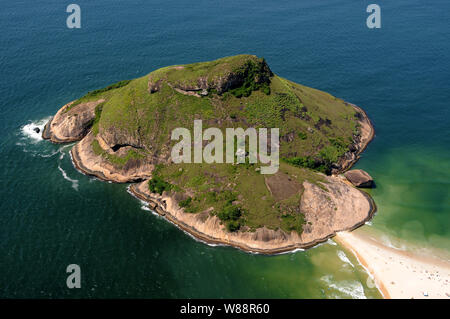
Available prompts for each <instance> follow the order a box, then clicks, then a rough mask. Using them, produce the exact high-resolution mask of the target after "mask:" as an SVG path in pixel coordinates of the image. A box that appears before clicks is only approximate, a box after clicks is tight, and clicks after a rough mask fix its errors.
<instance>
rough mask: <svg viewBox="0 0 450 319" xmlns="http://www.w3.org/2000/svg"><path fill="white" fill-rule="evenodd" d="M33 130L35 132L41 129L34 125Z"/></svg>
mask: <svg viewBox="0 0 450 319" xmlns="http://www.w3.org/2000/svg"><path fill="white" fill-rule="evenodd" d="M33 131H35V132H36V133H39V132H40V131H41V130H40V128H39V127H35V128H34V129H33Z"/></svg>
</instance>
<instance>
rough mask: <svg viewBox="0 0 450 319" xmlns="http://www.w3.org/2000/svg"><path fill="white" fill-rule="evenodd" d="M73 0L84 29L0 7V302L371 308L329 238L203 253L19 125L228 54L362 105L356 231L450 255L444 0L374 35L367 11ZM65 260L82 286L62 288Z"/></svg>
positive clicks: (61, 14) (404, 8)
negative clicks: (361, 207)
mask: <svg viewBox="0 0 450 319" xmlns="http://www.w3.org/2000/svg"><path fill="white" fill-rule="evenodd" d="M77 3H78V4H79V5H80V6H81V8H82V29H80V30H69V29H67V28H66V27H65V19H66V16H67V14H66V13H65V5H64V4H63V3H60V2H58V1H40V2H39V4H33V5H30V4H29V3H28V2H26V1H14V2H8V3H5V2H2V4H1V5H2V10H1V11H0V30H2V32H1V34H0V52H1V54H0V74H1V77H0V114H1V116H0V124H1V128H2V129H1V131H0V137H1V139H0V160H1V163H2V165H1V167H0V182H1V184H2V185H3V187H2V192H1V198H0V199H1V200H0V258H1V260H0V273H1V274H2V276H0V287H1V288H0V297H22V298H24V297H28V298H33V297H41V298H49V297H53V298H59V297H106V298H109V297H138V298H140V297H145V298H147V297H148V298H150V297H153V298H162V297H194V298H195V297H267V298H311V297H313V298H326V297H328V298H356V297H369V298H371V297H375V298H377V297H380V295H379V294H378V292H377V291H376V289H374V288H369V287H372V285H371V284H370V282H369V283H368V282H367V277H368V276H367V274H366V273H365V272H364V271H363V270H362V268H361V267H360V266H358V264H357V262H356V260H355V259H354V258H353V257H352V256H351V255H345V253H344V251H343V250H342V249H341V248H340V247H339V246H337V245H333V243H332V242H330V243H327V244H324V245H321V246H319V247H316V248H314V249H311V250H308V251H305V252H296V253H293V254H286V255H280V256H272V257H266V256H259V255H250V254H247V253H243V252H241V251H238V250H236V249H233V248H229V247H209V246H207V245H205V244H203V243H199V242H197V241H195V240H194V239H192V238H191V237H189V236H188V235H186V234H184V233H183V232H181V231H180V230H178V229H177V228H176V227H174V226H173V225H171V224H169V223H167V222H166V221H164V220H163V219H161V218H158V217H156V216H154V215H152V214H151V213H150V212H149V211H147V210H144V209H143V208H142V204H141V203H140V202H139V201H138V200H136V199H135V198H133V197H131V196H130V195H129V194H128V193H127V192H126V188H127V185H117V184H110V183H103V182H100V181H97V180H95V179H91V178H89V177H87V176H84V175H82V174H80V173H79V172H77V171H76V170H75V169H74V168H73V166H72V164H71V161H70V156H69V153H68V151H69V150H70V147H71V146H70V145H69V146H61V145H52V144H50V143H47V142H45V141H41V140H39V139H38V138H37V137H36V136H34V135H33V134H32V132H30V130H29V129H30V128H31V127H32V126H34V125H36V124H42V123H43V122H44V119H45V118H47V117H48V116H50V115H52V114H54V113H55V112H56V111H57V110H58V108H59V107H60V106H62V105H63V104H65V103H67V102H68V101H71V100H73V99H75V98H77V97H79V96H81V95H83V94H84V93H86V92H87V91H89V90H92V89H96V88H100V87H102V86H105V85H108V84H110V83H112V82H116V81H118V80H122V79H127V78H134V77H138V76H142V75H144V74H146V73H148V72H150V71H151V70H153V69H156V68H158V67H162V66H166V65H171V64H180V63H189V62H194V61H203V60H211V59H215V58H218V57H221V56H225V55H232V54H238V53H253V54H256V55H258V56H264V57H265V58H266V59H267V61H268V62H269V64H270V66H271V68H272V70H273V71H274V72H275V73H277V74H279V75H281V76H283V77H286V78H289V79H291V80H294V81H296V82H299V83H302V84H305V85H309V86H312V87H316V88H319V89H322V90H325V91H328V92H330V93H332V94H333V95H336V96H338V97H341V98H344V99H346V100H348V101H350V102H352V103H355V104H357V105H359V106H361V107H363V108H364V109H365V110H366V111H367V113H368V114H369V116H370V117H371V119H372V120H373V122H374V124H375V128H376V132H377V135H376V138H375V140H374V141H373V142H372V143H371V144H370V146H369V147H368V149H367V150H366V152H365V153H364V155H363V158H362V159H361V160H360V161H359V162H358V164H357V167H360V168H364V169H366V170H367V171H368V172H370V174H371V175H372V176H373V177H374V178H375V180H376V183H377V187H376V188H375V189H373V190H371V191H370V192H371V194H372V196H373V197H374V199H375V201H376V203H377V205H378V213H377V215H376V216H375V218H374V220H373V221H372V225H367V226H364V227H363V229H362V231H366V230H368V231H373V232H376V233H377V234H378V235H379V236H380V237H381V238H382V240H385V241H389V242H396V241H401V242H402V243H407V244H408V243H409V244H411V245H416V246H418V247H424V248H427V249H431V248H439V249H442V250H444V251H448V250H449V247H450V245H449V241H450V230H449V226H450V215H449V213H450V195H449V194H450V173H449V172H450V169H449V168H450V167H449V165H450V164H449V163H450V151H449V148H448V145H450V133H449V132H450V130H449V129H450V111H449V107H448V101H449V100H450V90H449V83H450V42H449V41H448V38H449V35H450V28H449V26H448V21H449V18H450V10H449V9H450V6H449V4H448V2H447V1H445V0H442V1H439V0H432V1H427V2H425V1H419V0H413V1H396V2H395V3H386V4H384V3H382V4H381V5H382V28H381V29H380V30H369V29H367V27H366V26H365V18H366V13H365V8H366V6H367V4H368V3H369V2H368V1H360V2H359V3H352V2H349V1H341V0H327V1H321V2H320V3H316V1H312V0H311V1H285V2H283V3H282V4H275V3H274V2H273V1H245V2H244V3H243V2H238V1H228V2H226V3H214V2H212V1H199V2H197V3H196V5H195V6H194V5H192V4H191V3H189V4H188V3H187V2H183V1H180V0H177V1H137V0H129V1H115V2H114V3H112V4H111V3H110V1H103V0H101V1H100V0H99V1H95V3H92V1H78V2H77ZM30 123H33V124H30ZM28 124H30V125H29V126H27V125H28ZM71 263H76V264H79V265H80V267H81V270H82V288H81V289H79V290H69V289H67V288H66V286H65V280H66V273H65V268H66V266H67V265H68V264H71Z"/></svg>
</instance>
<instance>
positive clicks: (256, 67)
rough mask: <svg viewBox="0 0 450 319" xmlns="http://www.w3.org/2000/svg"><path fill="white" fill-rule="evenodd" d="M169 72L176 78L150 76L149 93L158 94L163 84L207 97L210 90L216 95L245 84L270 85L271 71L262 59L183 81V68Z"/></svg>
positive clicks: (166, 75)
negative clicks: (175, 75) (174, 72)
mask: <svg viewBox="0 0 450 319" xmlns="http://www.w3.org/2000/svg"><path fill="white" fill-rule="evenodd" d="M169 70H177V73H178V76H177V78H173V77H170V75H169V74H163V75H160V74H158V76H157V78H155V76H152V75H150V77H149V80H148V89H149V92H150V93H155V92H158V91H159V90H160V88H161V85H162V84H163V83H167V84H168V85H169V86H170V87H172V88H174V89H176V90H179V91H180V92H181V93H183V92H184V93H186V94H189V92H191V93H196V92H198V93H199V94H198V96H200V95H207V93H208V92H209V91H211V90H213V91H214V92H217V93H218V94H223V93H225V92H227V91H229V90H232V89H235V88H238V87H241V86H242V85H244V84H246V83H255V84H256V85H257V86H258V85H264V84H269V83H270V77H272V76H273V73H272V71H271V70H270V68H269V66H268V65H267V63H266V61H265V60H264V59H258V58H254V59H253V58H252V59H248V60H247V61H246V62H245V63H244V64H243V65H241V66H239V67H236V68H234V69H233V68H230V69H229V70H227V71H226V72H224V73H223V74H219V75H217V74H210V75H199V76H198V77H196V78H193V79H189V81H188V80H183V77H184V75H183V73H184V72H185V71H186V72H189V70H186V67H185V66H176V67H172V68H170V69H169Z"/></svg>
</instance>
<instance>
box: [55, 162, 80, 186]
mask: <svg viewBox="0 0 450 319" xmlns="http://www.w3.org/2000/svg"><path fill="white" fill-rule="evenodd" d="M58 169H59V171H60V172H61V174H62V176H63V177H64V179H65V180H68V181H69V182H71V183H72V187H73V189H75V190H76V191H78V180H76V179H71V178H70V177H69V176H67V173H66V171H65V170H63V169H62V168H61V166H59V165H58Z"/></svg>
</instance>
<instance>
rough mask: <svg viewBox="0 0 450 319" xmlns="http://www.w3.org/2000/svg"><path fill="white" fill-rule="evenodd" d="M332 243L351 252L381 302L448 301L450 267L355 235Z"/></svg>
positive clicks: (347, 234) (344, 235)
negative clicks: (375, 288)
mask: <svg viewBox="0 0 450 319" xmlns="http://www.w3.org/2000/svg"><path fill="white" fill-rule="evenodd" d="M335 241H336V242H337V243H338V244H339V245H341V246H342V247H344V248H346V249H347V250H349V251H351V252H352V253H353V254H354V255H355V257H356V258H357V260H358V262H359V263H360V264H361V265H362V266H363V267H364V269H365V270H366V272H367V273H368V274H369V275H371V276H372V277H373V278H374V279H375V284H376V286H377V288H378V290H380V292H381V294H382V296H383V298H385V299H406V298H408V299H409V298H413V299H419V298H420V299H422V298H429V299H435V298H440V299H448V298H450V263H448V262H445V261H442V260H440V259H436V258H433V257H429V256H420V255H416V254H414V253H412V252H408V251H403V250H399V249H395V248H392V247H388V246H385V245H383V244H382V243H380V242H379V241H377V240H376V239H374V238H372V237H370V236H366V235H362V234H357V233H355V232H352V233H350V232H340V233H338V234H337V235H336V237H335Z"/></svg>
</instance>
